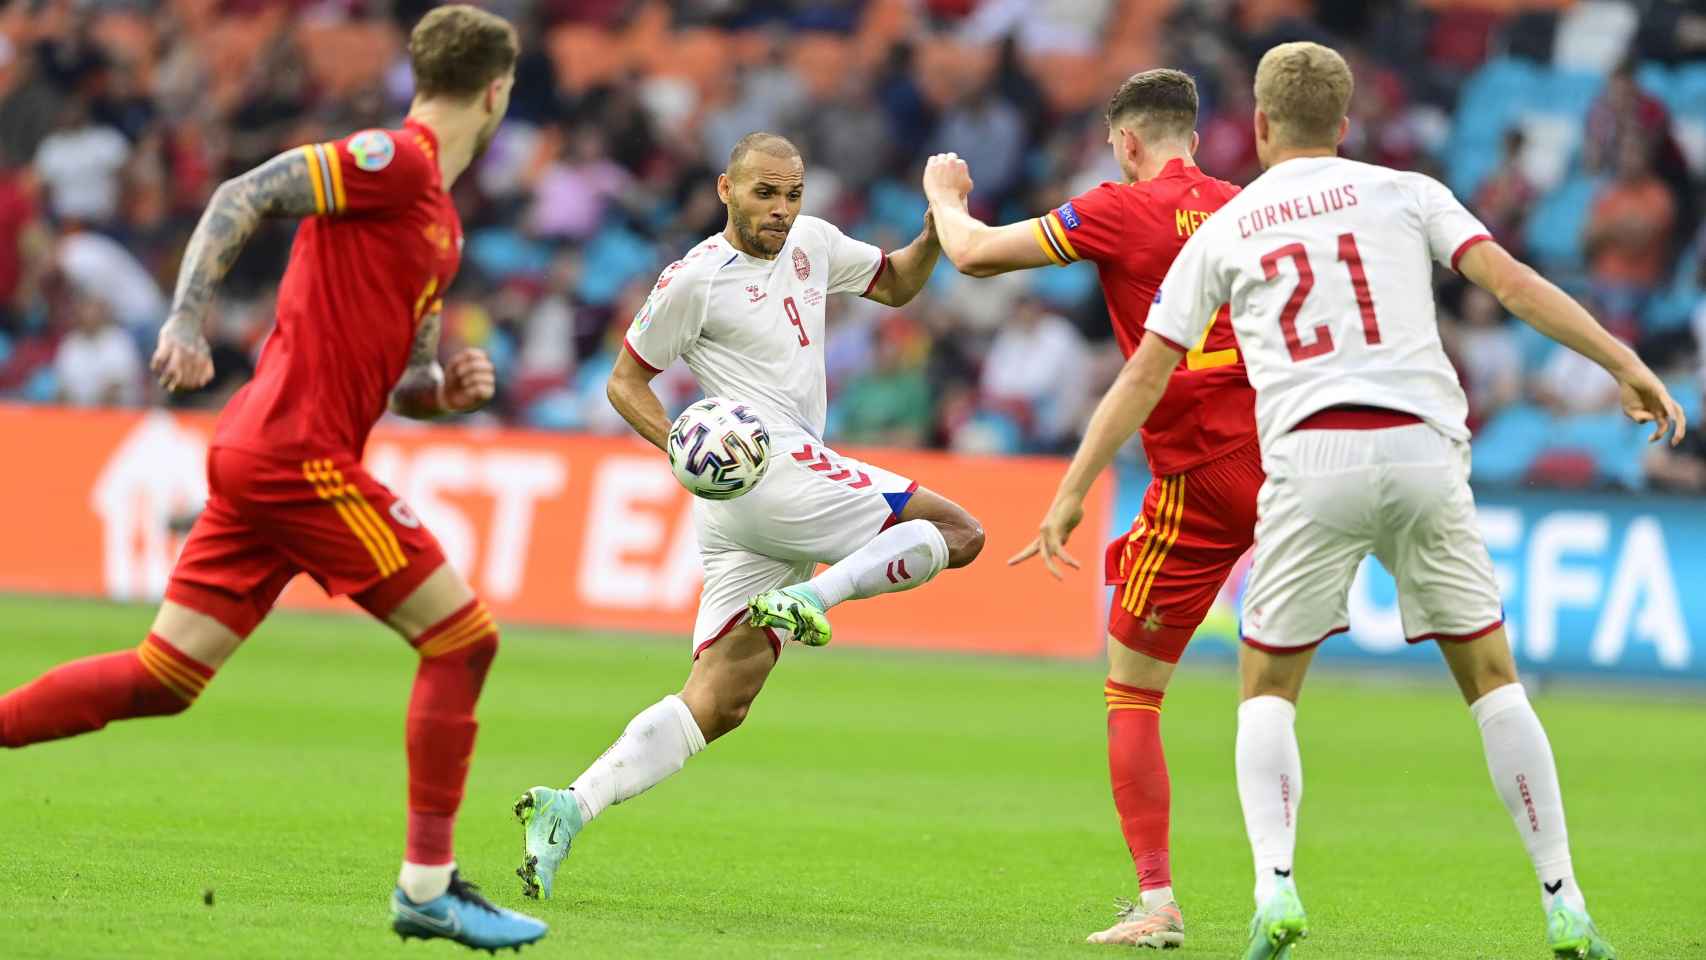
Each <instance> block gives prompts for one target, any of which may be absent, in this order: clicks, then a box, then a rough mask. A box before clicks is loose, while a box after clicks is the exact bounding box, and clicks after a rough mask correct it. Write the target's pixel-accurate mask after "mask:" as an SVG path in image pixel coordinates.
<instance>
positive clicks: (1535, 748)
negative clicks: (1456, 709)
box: [1469, 683, 1587, 910]
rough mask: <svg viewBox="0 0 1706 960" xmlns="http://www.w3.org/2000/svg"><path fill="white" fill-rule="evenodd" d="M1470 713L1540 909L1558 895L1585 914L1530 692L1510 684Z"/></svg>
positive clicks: (1548, 751) (1561, 800) (1551, 766)
mask: <svg viewBox="0 0 1706 960" xmlns="http://www.w3.org/2000/svg"><path fill="white" fill-rule="evenodd" d="M1469 712H1470V713H1471V714H1473V715H1474V716H1475V722H1476V723H1478V724H1480V726H1481V743H1482V745H1483V746H1484V747H1485V748H1486V750H1487V772H1488V773H1490V774H1492V777H1493V787H1494V789H1496V790H1498V791H1499V799H1501V800H1503V801H1504V802H1505V809H1506V810H1509V811H1510V815H1511V820H1512V821H1514V822H1515V823H1516V832H1517V833H1519V834H1521V835H1522V844H1523V846H1525V847H1527V848H1528V859H1529V860H1530V861H1532V862H1533V864H1534V872H1535V874H1536V875H1537V876H1538V877H1539V878H1540V905H1541V908H1542V909H1547V908H1550V906H1551V903H1552V898H1553V897H1554V896H1558V895H1560V894H1561V895H1562V896H1563V897H1564V902H1565V903H1567V904H1569V905H1570V906H1571V907H1574V908H1575V909H1577V910H1586V909H1587V904H1586V902H1585V901H1584V900H1583V898H1582V891H1581V888H1579V887H1577V886H1576V876H1575V872H1574V871H1573V870H1572V869H1571V868H1570V836H1569V831H1568V830H1567V829H1566V828H1565V826H1564V797H1563V794H1562V792H1560V791H1559V789H1558V768H1557V767H1556V766H1555V765H1554V764H1553V762H1552V744H1551V743H1550V742H1548V741H1547V739H1546V730H1545V728H1544V727H1542V726H1541V725H1540V718H1539V717H1537V716H1535V715H1534V707H1533V706H1532V705H1530V704H1529V702H1528V693H1527V692H1526V691H1524V690H1523V688H1522V684H1520V683H1508V684H1505V685H1504V686H1502V687H1500V688H1498V689H1497V690H1494V691H1493V692H1491V693H1488V694H1486V695H1484V696H1483V697H1481V699H1479V700H1477V701H1475V702H1474V703H1472V704H1470V705H1469Z"/></svg>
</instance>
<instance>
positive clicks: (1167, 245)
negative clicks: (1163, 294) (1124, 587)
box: [1033, 160, 1256, 476]
mask: <svg viewBox="0 0 1706 960" xmlns="http://www.w3.org/2000/svg"><path fill="white" fill-rule="evenodd" d="M1237 193H1238V188H1237V187H1235V186H1233V185H1232V184H1230V183H1227V182H1226V181H1224V180H1216V179H1215V178H1213V177H1211V176H1208V175H1207V174H1205V173H1203V172H1202V171H1201V170H1199V169H1197V168H1196V167H1194V166H1187V165H1185V163H1184V162H1183V161H1180V160H1174V161H1172V162H1171V163H1169V164H1167V165H1166V166H1165V167H1163V168H1162V170H1161V173H1160V175H1159V176H1157V177H1156V178H1155V179H1153V180H1147V181H1144V182H1143V183H1129V184H1128V183H1104V184H1102V185H1100V186H1098V187H1095V188H1094V189H1091V190H1089V191H1086V192H1085V193H1081V194H1079V195H1078V196H1076V197H1073V198H1072V199H1071V200H1068V201H1067V202H1066V203H1063V204H1061V205H1060V206H1059V207H1058V208H1056V209H1054V210H1051V211H1049V212H1048V213H1046V214H1043V215H1042V216H1041V217H1038V218H1037V219H1036V220H1035V221H1034V223H1033V226H1034V227H1035V228H1036V234H1037V242H1038V243H1040V244H1042V248H1043V252H1045V253H1047V254H1048V257H1049V259H1050V260H1052V261H1054V262H1055V263H1057V264H1060V265H1061V266H1065V265H1066V264H1068V263H1071V262H1072V261H1075V260H1089V261H1091V262H1093V263H1095V264H1096V270H1097V272H1098V273H1099V274H1101V278H1102V295H1103V296H1104V297H1106V298H1107V301H1108V314H1109V316H1111V317H1112V318H1113V323H1114V337H1115V338H1116V339H1118V340H1119V344H1120V349H1121V350H1122V351H1124V352H1125V355H1126V356H1128V357H1129V356H1131V355H1132V353H1133V351H1135V350H1136V349H1137V345H1138V342H1139V341H1141V340H1142V339H1143V324H1144V321H1145V320H1146V319H1147V318H1148V316H1149V307H1150V305H1151V304H1152V303H1154V302H1155V297H1156V295H1157V294H1156V291H1158V290H1159V289H1160V288H1161V281H1162V279H1163V278H1165V277H1166V276H1167V268H1168V267H1170V266H1172V265H1173V258H1174V257H1177V256H1178V255H1179V250H1180V248H1182V247H1183V246H1184V245H1185V241H1186V240H1188V239H1190V236H1191V234H1192V233H1195V232H1196V229H1197V227H1198V226H1200V225H1202V222H1203V221H1204V220H1207V219H1208V217H1209V214H1211V213H1213V212H1214V211H1216V210H1219V209H1220V207H1221V205H1222V204H1224V203H1226V201H1228V200H1230V199H1232V197H1233V196H1234V195H1235V194H1237ZM1255 439H1256V392H1255V390H1254V389H1252V388H1251V386H1250V379H1249V377H1248V376H1247V375H1246V373H1245V371H1244V360H1243V357H1242V356H1241V355H1240V354H1239V353H1238V341H1237V339H1236V338H1235V337H1234V336H1233V333H1232V324H1231V322H1230V311H1229V309H1228V308H1227V307H1224V306H1223V307H1221V308H1220V312H1219V313H1218V314H1217V315H1216V316H1215V321H1214V323H1212V324H1211V325H1210V326H1209V328H1208V332H1207V334H1205V335H1204V337H1203V340H1202V342H1200V343H1198V344H1196V345H1195V348H1194V349H1192V350H1191V351H1190V352H1189V353H1187V354H1186V355H1185V361H1184V363H1182V364H1180V365H1179V367H1178V369H1176V370H1175V371H1174V372H1173V376H1172V379H1170V380H1169V381H1168V382H1167V391H1166V393H1164V394H1162V395H1161V402H1160V403H1159V404H1157V405H1156V407H1155V412H1154V413H1152V414H1150V416H1149V421H1148V422H1147V423H1146V424H1144V427H1143V449H1144V452H1145V453H1146V454H1148V456H1149V469H1150V470H1152V471H1153V472H1155V473H1156V474H1158V475H1162V476H1167V475H1171V474H1176V473H1183V472H1185V471H1186V470H1189V469H1191V468H1192V467H1195V466H1197V465H1199V464H1202V463H1206V462H1208V461H1210V460H1213V459H1215V458H1216V457H1219V456H1223V455H1224V454H1227V453H1230V452H1232V451H1233V450H1235V449H1237V448H1238V447H1240V446H1242V445H1244V444H1247V443H1253V442H1254V441H1255Z"/></svg>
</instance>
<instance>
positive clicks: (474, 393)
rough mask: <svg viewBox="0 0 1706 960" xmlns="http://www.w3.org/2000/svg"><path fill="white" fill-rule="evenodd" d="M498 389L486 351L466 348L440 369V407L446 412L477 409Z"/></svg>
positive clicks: (495, 376)
mask: <svg viewBox="0 0 1706 960" xmlns="http://www.w3.org/2000/svg"><path fill="white" fill-rule="evenodd" d="M497 390H498V374H497V371H496V370H495V369H494V368H493V367H492V359H491V358H490V357H488V356H486V351H484V350H481V349H479V348H477V347H467V348H465V349H463V350H462V351H460V352H458V353H457V354H456V356H454V357H451V358H450V363H449V364H448V365H446V366H445V368H444V407H445V410H447V411H448V412H450V413H467V412H469V411H471V410H478V409H480V408H481V407H483V406H485V405H486V404H487V402H489V401H490V400H491V399H492V394H494V393H496V392H497Z"/></svg>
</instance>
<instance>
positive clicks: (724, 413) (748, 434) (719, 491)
mask: <svg viewBox="0 0 1706 960" xmlns="http://www.w3.org/2000/svg"><path fill="white" fill-rule="evenodd" d="M769 466H770V433H769V431H767V430H766V429H765V428H764V421H762V420H760V419H759V417H758V414H757V413H754V412H753V410H752V408H751V407H748V406H746V405H745V404H742V403H737V402H735V401H733V400H726V399H724V398H722V397H707V398H706V399H704V400H701V401H699V402H698V403H695V404H693V405H692V406H690V407H688V408H687V409H686V410H684V411H682V413H681V416H679V417H677V418H676V419H675V425H674V426H672V427H670V430H669V467H670V469H671V470H673V471H674V472H675V479H677V480H679V481H681V485H682V486H684V487H686V488H687V490H688V492H690V493H692V494H693V495H694V496H696V497H703V498H705V499H706V500H733V499H734V498H735V497H738V496H741V495H742V494H744V493H746V492H747V491H748V490H751V489H752V488H753V487H755V486H757V485H758V481H759V479H760V478H762V477H763V476H764V471H765V469H766V468H767V467H769Z"/></svg>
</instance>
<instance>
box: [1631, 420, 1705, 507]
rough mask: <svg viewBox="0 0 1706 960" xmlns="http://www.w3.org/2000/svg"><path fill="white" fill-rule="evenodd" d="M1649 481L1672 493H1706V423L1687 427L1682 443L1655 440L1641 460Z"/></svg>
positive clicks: (1650, 484) (1654, 487) (1657, 488)
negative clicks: (1674, 444)
mask: <svg viewBox="0 0 1706 960" xmlns="http://www.w3.org/2000/svg"><path fill="white" fill-rule="evenodd" d="M1642 467H1643V468H1644V472H1645V473H1646V477H1647V483H1648V485H1649V486H1651V487H1652V488H1653V489H1655V490H1664V491H1667V492H1670V493H1687V494H1694V495H1697V496H1698V495H1700V494H1706V423H1696V424H1694V425H1693V426H1690V427H1689V428H1688V435H1687V436H1686V437H1684V438H1683V440H1682V443H1680V444H1678V445H1677V446H1676V447H1674V448H1673V447H1672V446H1671V445H1670V444H1668V443H1656V444H1653V445H1651V446H1649V447H1648V448H1647V455H1646V459H1645V460H1644V461H1642Z"/></svg>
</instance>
